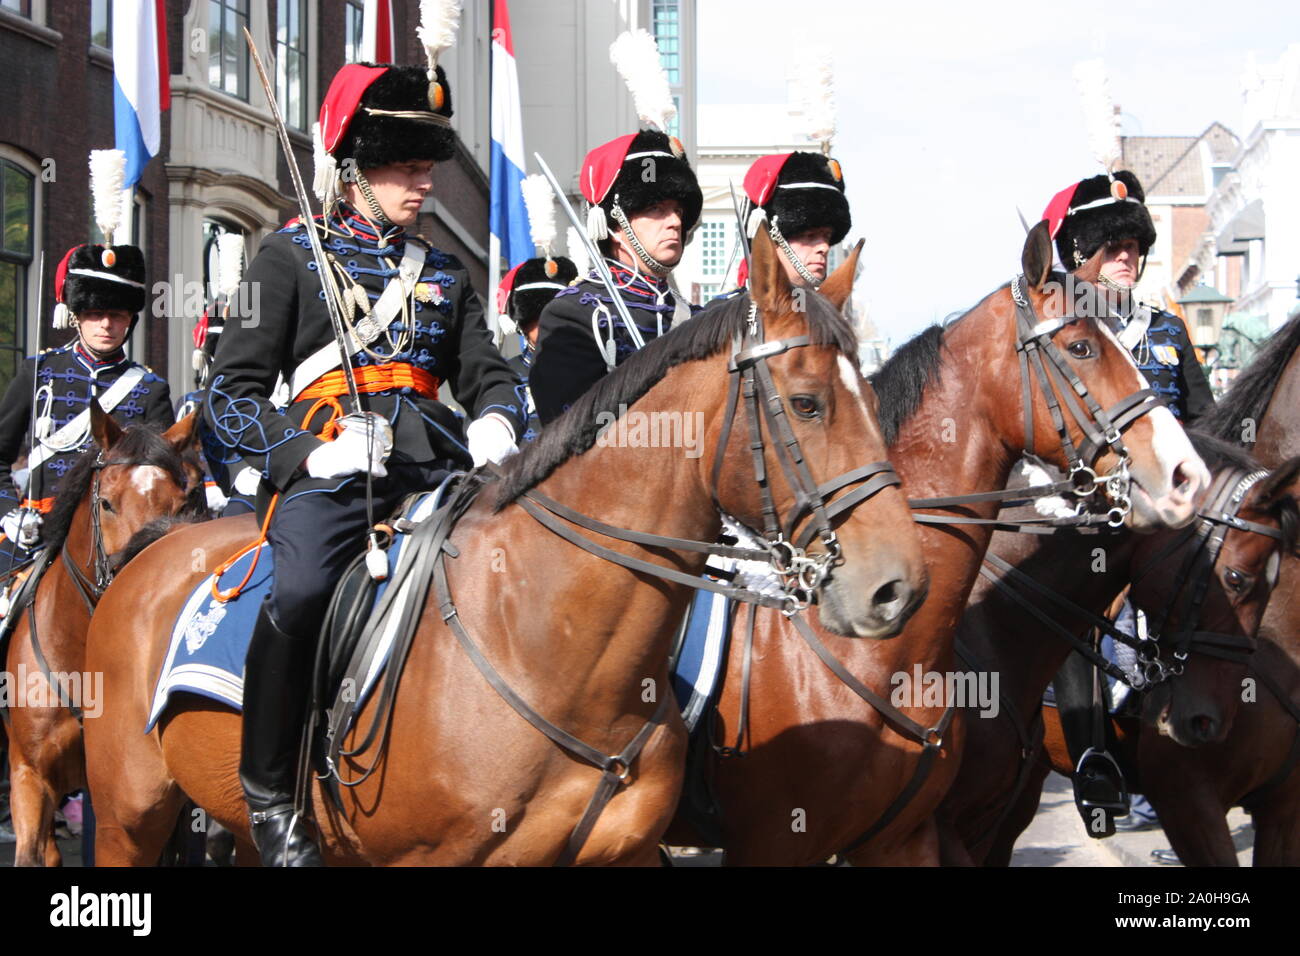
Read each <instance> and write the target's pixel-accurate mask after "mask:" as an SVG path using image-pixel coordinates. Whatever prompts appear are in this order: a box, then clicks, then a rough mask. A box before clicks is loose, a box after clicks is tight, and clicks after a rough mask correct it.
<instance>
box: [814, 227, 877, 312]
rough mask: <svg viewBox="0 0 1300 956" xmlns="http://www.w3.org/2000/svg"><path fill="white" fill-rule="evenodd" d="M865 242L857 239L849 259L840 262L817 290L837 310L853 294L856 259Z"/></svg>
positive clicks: (856, 272)
mask: <svg viewBox="0 0 1300 956" xmlns="http://www.w3.org/2000/svg"><path fill="white" fill-rule="evenodd" d="M866 241H867V240H865V239H859V240H858V244H857V245H856V246H854V247H853V251H852V252H850V253H849V257H848V258H847V259H845V260H844V261H843V262H841V263H840V267H839V268H838V269H836V270H835V271H834V272H832V273H831V274H830V275H829V276H827V278H826V281H825V282H823V283H822V284H821V286H820V287H819V288H818V289H817V291H818V292H820V293H821V294H822V295H824V296H826V298H828V299H830V302H831V305H833V306H835V308H837V309H843V308H844V303H845V302H847V301H849V296H850V295H852V294H853V279H854V278H855V277H856V276H857V274H858V257H859V256H860V255H861V254H862V247H863V245H865V244H866Z"/></svg>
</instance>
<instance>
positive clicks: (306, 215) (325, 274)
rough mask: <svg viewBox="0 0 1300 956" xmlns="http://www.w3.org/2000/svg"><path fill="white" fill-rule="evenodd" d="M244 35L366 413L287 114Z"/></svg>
mask: <svg viewBox="0 0 1300 956" xmlns="http://www.w3.org/2000/svg"><path fill="white" fill-rule="evenodd" d="M244 39H245V40H247V41H248V49H249V52H250V53H251V54H252V55H253V65H254V66H256V67H257V78H258V79H259V80H260V81H261V83H262V90H263V92H265V93H266V101H267V103H268V104H269V105H270V107H271V116H272V118H273V119H274V120H275V131H276V134H277V135H278V136H279V137H280V147H281V149H283V150H284V161H285V165H286V166H288V167H289V178H290V179H291V180H292V181H293V192H294V195H295V196H297V197H298V214H299V215H300V216H301V217H302V224H303V226H304V227H305V228H306V230H307V238H308V240H309V241H310V242H311V254H312V257H313V258H314V259H315V260H316V274H317V275H319V276H320V284H321V288H322V289H324V291H325V308H326V310H327V311H328V312H329V316H330V326H331V327H332V328H333V329H334V341H335V342H336V343H337V344H338V347H339V359H340V368H342V370H343V379H344V381H345V382H347V386H348V400H349V402H350V403H351V405H352V409H351V410H352V412H353V413H354V414H357V415H361V414H362V409H361V395H360V393H358V392H357V380H356V377H355V375H354V374H353V372H352V353H351V351H350V350H349V349H348V346H347V340H348V336H347V333H346V332H345V330H344V328H343V313H342V312H341V311H340V310H339V292H338V287H337V286H336V285H335V284H334V272H333V271H332V270H331V268H330V264H329V261H328V260H327V259H326V258H325V250H324V248H322V246H321V244H320V236H319V235H318V234H317V232H316V221H315V219H314V218H313V217H312V212H311V202H310V201H309V200H308V199H307V190H306V188H305V187H304V186H303V184H302V174H301V173H300V172H299V171H298V161H297V160H296V159H295V158H294V155H293V144H292V143H290V141H289V130H288V128H286V127H285V125H284V118H283V117H282V116H281V115H280V107H279V105H278V104H277V103H276V101H275V93H274V92H273V91H272V90H271V81H270V79H268V78H267V75H266V68H265V67H264V66H262V56H261V54H260V53H258V52H257V44H256V43H254V42H253V34H251V33H249V32H248V27H244Z"/></svg>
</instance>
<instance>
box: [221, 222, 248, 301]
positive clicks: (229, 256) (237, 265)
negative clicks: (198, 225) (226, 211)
mask: <svg viewBox="0 0 1300 956" xmlns="http://www.w3.org/2000/svg"><path fill="white" fill-rule="evenodd" d="M243 277H244V237H243V236H241V235H239V234H238V233H234V232H226V233H222V234H221V235H220V236H217V291H218V292H220V293H221V294H222V295H224V296H227V297H229V296H232V295H234V294H235V292H236V291H238V289H239V280H240V279H242V278H243Z"/></svg>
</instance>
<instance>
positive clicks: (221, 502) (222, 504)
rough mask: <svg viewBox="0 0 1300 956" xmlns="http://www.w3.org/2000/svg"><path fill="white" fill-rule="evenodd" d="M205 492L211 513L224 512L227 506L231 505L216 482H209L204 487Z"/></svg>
mask: <svg viewBox="0 0 1300 956" xmlns="http://www.w3.org/2000/svg"><path fill="white" fill-rule="evenodd" d="M203 491H204V494H206V495H207V496H208V510H209V511H224V510H225V509H226V505H228V504H229V503H230V499H229V498H227V497H226V496H225V494H224V493H223V492H222V490H221V486H220V485H218V484H217V483H216V482H215V481H210V482H208V483H207V484H206V485H205V486H204V488H203Z"/></svg>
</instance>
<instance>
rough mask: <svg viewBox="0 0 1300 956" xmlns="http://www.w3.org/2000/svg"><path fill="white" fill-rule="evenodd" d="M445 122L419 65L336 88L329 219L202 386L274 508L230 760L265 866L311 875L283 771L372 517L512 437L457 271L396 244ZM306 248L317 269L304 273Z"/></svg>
mask: <svg viewBox="0 0 1300 956" xmlns="http://www.w3.org/2000/svg"><path fill="white" fill-rule="evenodd" d="M435 69H436V72H435ZM451 115H452V109H451V93H450V89H449V88H448V85H447V80H446V75H445V73H444V72H443V69H442V67H440V66H438V67H436V68H435V65H434V64H433V62H432V55H431V62H430V68H429V70H428V71H426V70H424V69H422V68H417V67H405V66H390V65H380V66H372V65H368V64H351V65H348V66H345V67H343V69H342V70H340V71H339V72H338V74H337V75H336V76H335V77H334V80H333V82H332V83H331V84H330V88H329V91H328V92H327V93H326V96H325V100H324V103H323V104H322V106H321V111H320V130H319V132H320V139H321V142H320V144H319V146H320V148H321V150H323V152H324V153H325V154H327V155H326V163H325V166H326V168H325V170H323V171H322V170H321V169H318V171H317V175H318V178H317V184H318V187H320V188H321V193H322V194H323V204H324V209H325V213H324V215H323V216H318V217H315V219H314V221H313V222H312V223H304V222H302V221H301V220H299V219H294V220H291V221H290V222H289V223H288V224H287V225H286V226H285V227H284V228H282V229H281V230H280V231H278V232H276V233H273V234H272V235H270V236H268V237H267V238H266V239H265V240H264V241H263V242H262V244H261V248H260V250H259V252H258V254H257V256H256V258H255V259H253V261H252V262H251V263H250V265H249V267H248V270H247V273H246V276H245V278H244V283H245V285H246V286H247V287H248V288H247V289H246V290H243V292H242V293H241V294H244V298H243V301H246V302H253V303H255V310H256V314H255V315H254V317H253V321H246V322H241V323H231V324H230V325H228V326H227V327H226V330H225V332H224V333H223V334H222V338H223V342H222V344H221V347H220V349H219V350H218V352H217V355H216V361H215V365H214V367H213V369H212V381H211V385H210V387H209V396H208V400H207V405H206V409H205V414H206V415H207V416H208V422H209V425H210V427H211V428H212V430H213V433H214V435H215V436H216V437H217V438H218V440H220V441H221V443H222V444H223V445H225V446H226V447H227V448H229V449H231V450H232V451H234V452H237V453H238V454H239V455H240V456H241V457H243V458H244V459H245V460H246V461H248V462H250V463H252V464H254V465H255V466H257V467H259V468H260V469H261V473H262V478H263V481H262V489H261V493H260V495H259V513H265V512H266V510H267V508H268V507H270V505H269V504H268V502H267V498H268V497H269V494H270V493H271V492H277V493H278V499H277V502H276V504H275V506H274V507H275V510H274V512H273V513H272V515H271V517H270V521H269V529H268V535H267V537H268V540H269V542H270V544H271V548H272V550H273V554H274V558H275V576H274V583H273V585H272V589H271V593H270V596H269V598H268V600H267V602H266V603H265V604H264V605H263V607H262V608H261V610H260V612H259V615H258V619H257V623H256V626H255V629H254V632H253V635H252V642H251V644H250V646H249V649H248V656H247V658H246V661H245V677H244V700H243V703H244V716H243V746H242V753H241V758H240V779H241V781H242V783H243V787H244V794H245V797H246V799H247V801H248V806H249V811H250V816H251V820H252V829H253V838H254V840H255V842H256V844H257V847H258V850H259V852H260V854H261V857H262V862H263V863H264V864H266V865H300V866H301V865H319V863H320V854H319V851H318V849H317V847H316V846H315V843H314V841H313V839H312V836H311V834H310V833H309V831H308V829H307V827H306V825H305V824H304V823H303V822H302V821H301V820H299V818H298V816H297V814H295V813H294V812H293V789H294V775H295V757H296V755H297V750H298V742H299V738H300V734H301V730H302V723H303V720H304V717H305V708H306V705H307V698H308V689H309V684H310V671H311V664H312V660H313V657H314V655H315V648H316V640H317V634H318V632H319V629H320V625H321V621H322V618H323V616H324V613H325V609H326V605H327V604H328V601H329V596H330V594H331V591H332V589H333V587H334V585H335V583H336V582H337V580H338V578H339V577H340V575H341V574H342V572H343V570H344V567H345V565H346V564H347V563H348V562H349V561H350V560H351V559H352V558H353V556H354V555H355V554H356V553H357V552H358V551H359V550H360V545H361V542H362V541H363V540H364V539H365V536H366V534H367V531H368V521H367V511H368V504H369V503H370V502H373V514H374V515H376V516H377V517H380V518H382V517H383V516H385V515H386V514H387V513H388V511H389V510H391V509H392V508H393V507H394V506H396V504H397V503H398V502H399V501H400V500H401V499H402V498H403V497H404V496H405V495H407V494H409V493H411V492H413V491H417V490H421V489H428V488H432V487H434V486H435V485H436V483H438V482H439V481H440V480H441V478H442V477H443V476H444V475H445V474H446V473H447V470H448V469H450V468H453V467H469V466H470V465H471V463H472V464H475V465H478V464H482V463H484V462H485V461H488V460H492V461H494V462H500V461H502V460H504V458H505V457H507V456H508V455H510V454H512V453H513V452H514V451H515V440H516V437H517V436H518V435H520V434H522V432H523V426H524V415H523V414H522V411H523V410H522V409H521V407H520V405H519V398H518V395H517V393H516V388H517V386H518V384H519V382H518V379H517V378H516V377H515V375H514V374H513V373H512V372H511V371H510V369H509V368H508V366H507V365H506V362H505V359H503V358H502V357H501V354H500V353H499V352H498V351H497V349H496V348H495V346H494V345H493V343H492V338H491V335H490V334H489V332H488V329H487V326H486V324H485V322H484V320H483V312H482V308H481V306H480V304H479V301H478V299H477V298H476V296H475V294H474V291H473V290H472V289H471V288H470V284H469V276H468V274H467V272H466V270H465V268H464V267H463V266H462V265H461V263H460V262H459V261H458V260H457V259H456V258H455V257H454V256H451V255H449V254H447V253H444V252H441V251H439V250H437V249H435V248H433V247H432V246H430V245H429V243H428V242H426V241H425V240H424V239H422V238H420V237H418V236H415V235H412V234H411V233H409V232H408V231H407V229H408V227H410V226H412V225H414V223H415V221H416V218H417V215H418V213H419V210H420V207H421V205H422V204H423V202H424V199H425V196H426V194H427V193H428V192H429V190H430V188H431V187H432V185H433V182H432V170H433V164H434V163H435V162H437V161H442V160H446V159H450V158H451V157H452V156H453V155H454V150H455V135H456V134H455V132H454V131H453V130H452V128H451V125H450V123H449V118H450V117H451ZM318 155H319V153H318ZM329 160H333V161H334V163H338V164H342V166H341V169H338V168H337V167H334V166H332V164H331V163H330V162H329ZM336 170H337V171H336ZM340 173H341V174H342V175H341V178H340ZM340 186H341V188H342V192H341V194H336V193H335V190H337V189H338V188H339V187H340ZM311 228H314V229H316V230H317V231H318V234H319V236H320V239H321V243H322V245H323V248H324V252H325V258H326V260H327V261H326V262H325V263H320V264H318V263H317V262H316V261H315V260H314V258H313V254H312V251H311V247H310V244H309V239H308V234H307V230H308V229H311ZM318 265H319V266H320V267H323V268H324V269H326V270H328V274H329V275H330V276H332V278H333V281H334V283H335V284H336V288H337V299H336V301H338V304H339V306H340V308H341V312H342V315H343V320H344V325H345V327H346V328H347V338H348V339H349V340H350V343H349V348H348V351H349V352H350V353H351V359H350V365H351V367H352V369H353V373H354V376H355V379H356V383H357V388H358V390H359V391H360V392H361V393H362V394H361V404H362V406H363V407H364V408H365V410H366V411H365V412H364V413H363V414H361V415H356V414H352V415H348V416H346V417H345V418H342V419H339V418H338V416H339V412H341V411H342V409H341V408H340V405H339V403H340V401H344V402H346V401H348V398H347V386H346V383H345V377H344V373H343V371H342V369H341V366H340V361H341V360H340V355H339V348H338V345H337V341H336V339H335V336H334V333H333V330H332V325H331V321H330V317H329V313H328V311H327V307H326V303H325V301H324V297H323V294H322V279H321V274H320V273H319V272H318V271H317V268H318ZM358 344H359V346H360V347H359V348H354V347H353V346H357V345H358ZM281 375H282V376H283V377H284V379H285V380H286V381H288V382H289V383H290V386H289V392H290V399H289V405H288V408H287V410H286V411H284V412H283V413H282V412H281V411H279V410H278V409H277V408H276V406H275V404H274V403H273V401H272V392H273V390H274V388H275V383H276V378H277V376H281ZM447 386H450V387H451V389H452V391H453V392H454V394H455V397H456V399H457V400H458V401H459V403H460V404H461V406H462V407H463V408H465V409H466V410H467V411H468V412H469V414H470V416H471V418H472V421H471V422H470V423H469V425H468V427H467V428H462V425H461V422H460V420H459V419H458V417H457V416H456V415H455V414H454V413H453V412H452V411H451V409H449V408H448V407H447V406H446V405H443V404H442V403H440V402H439V401H438V395H439V391H440V389H441V388H444V387H447ZM336 430H337V437H334V438H333V439H332V440H330V436H331V435H332V434H333V433H334V431H336ZM390 449H391V450H390Z"/></svg>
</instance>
